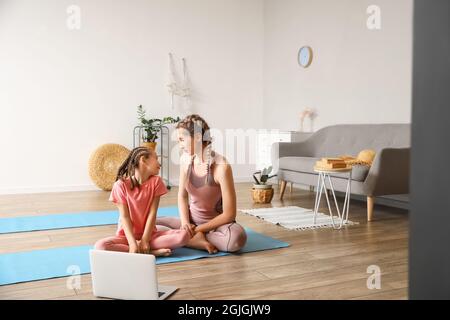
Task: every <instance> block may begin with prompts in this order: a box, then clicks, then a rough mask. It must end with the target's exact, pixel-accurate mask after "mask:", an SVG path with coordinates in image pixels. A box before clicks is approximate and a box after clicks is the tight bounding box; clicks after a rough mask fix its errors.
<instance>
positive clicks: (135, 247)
mask: <svg viewBox="0 0 450 320" xmlns="http://www.w3.org/2000/svg"><path fill="white" fill-rule="evenodd" d="M129 252H130V253H139V246H138V244H137V242H136V241H135V242H134V243H130V250H129Z"/></svg>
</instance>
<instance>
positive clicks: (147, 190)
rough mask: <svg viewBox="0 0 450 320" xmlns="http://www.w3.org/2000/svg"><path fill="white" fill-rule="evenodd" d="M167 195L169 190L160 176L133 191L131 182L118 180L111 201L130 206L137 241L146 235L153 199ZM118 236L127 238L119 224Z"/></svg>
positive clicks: (152, 177)
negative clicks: (146, 225)
mask: <svg viewBox="0 0 450 320" xmlns="http://www.w3.org/2000/svg"><path fill="white" fill-rule="evenodd" d="M166 193H167V188H166V185H165V184H164V182H163V181H162V179H161V177H160V176H151V177H150V178H149V179H148V180H147V181H145V182H144V183H143V184H141V185H140V187H139V188H138V187H134V189H133V190H131V180H130V178H126V179H125V180H117V181H116V182H115V183H114V185H113V188H112V191H111V195H110V197H109V201H112V202H114V203H116V204H117V203H123V204H126V205H127V206H128V210H129V212H130V217H131V221H132V223H133V233H134V236H135V237H136V239H137V240H139V239H140V238H141V237H142V235H143V234H144V229H145V224H146V222H147V218H148V214H149V213H150V207H151V204H152V202H153V199H154V198H155V197H157V196H162V195H164V194H166ZM116 234H117V235H118V236H125V232H124V230H123V227H122V225H121V223H120V218H119V223H118V228H117V233H116Z"/></svg>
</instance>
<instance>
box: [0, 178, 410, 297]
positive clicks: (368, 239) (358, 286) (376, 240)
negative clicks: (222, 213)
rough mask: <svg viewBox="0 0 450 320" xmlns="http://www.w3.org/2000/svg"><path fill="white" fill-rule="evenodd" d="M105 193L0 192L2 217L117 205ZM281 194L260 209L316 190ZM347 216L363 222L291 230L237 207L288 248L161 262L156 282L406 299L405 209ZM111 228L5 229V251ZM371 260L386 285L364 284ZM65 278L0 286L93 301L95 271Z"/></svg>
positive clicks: (206, 293) (354, 210)
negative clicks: (76, 279) (75, 280)
mask: <svg viewBox="0 0 450 320" xmlns="http://www.w3.org/2000/svg"><path fill="white" fill-rule="evenodd" d="M236 188H237V194H238V208H240V209H244V208H250V207H258V205H253V203H252V201H251V198H250V184H245V183H244V184H237V185H236ZM176 193H177V189H176V188H173V189H172V190H171V191H170V192H169V194H168V195H166V196H165V197H163V198H162V199H161V204H160V206H172V205H176ZM108 196H109V193H108V192H102V191H88V192H68V193H51V194H33V195H8V196H0V217H14V216H23V215H42V214H49V213H65V212H77V211H86V210H108V209H114V206H113V205H111V204H110V203H108V201H107V198H108ZM277 196H278V190H277V192H276V194H275V197H274V200H273V201H272V203H271V205H259V207H262V206H274V207H279V206H287V205H297V206H302V207H307V208H312V207H313V204H314V193H312V192H309V191H306V190H299V189H294V190H293V191H292V192H291V193H290V192H289V190H288V191H286V194H285V198H284V200H283V201H279V200H278V197H277ZM341 201H342V199H341ZM322 205H324V203H322ZM323 210H325V209H322V212H324V211H323ZM350 219H351V220H353V221H358V222H360V224H359V225H356V226H351V227H347V228H346V229H343V230H332V229H320V230H309V231H289V230H286V229H284V228H282V227H279V226H275V225H272V224H269V223H267V222H263V221H261V220H259V219H257V218H255V217H251V216H248V215H245V214H242V213H239V215H238V222H239V223H241V224H242V225H244V226H246V227H250V228H252V229H253V230H255V231H257V232H261V233H264V234H265V235H269V236H272V237H274V238H276V239H279V240H282V241H286V242H288V243H290V244H291V246H290V247H288V248H283V249H277V250H269V251H262V252H254V253H247V254H243V255H232V256H225V257H218V258H213V259H200V260H194V261H185V262H180V263H174V264H166V265H159V266H158V267H157V268H158V277H159V281H160V283H161V284H165V285H175V286H177V287H179V288H180V289H179V290H178V291H177V292H176V293H175V294H174V295H173V296H172V297H171V299H406V298H407V292H408V290H407V285H408V283H407V279H408V263H407V261H408V213H407V211H405V210H402V209H395V208H390V207H384V206H377V205H376V206H375V220H374V221H373V222H370V223H367V222H366V220H365V219H366V211H365V203H364V202H358V201H356V200H355V201H354V200H352V202H351V208H350ZM114 232H115V226H101V227H89V228H76V229H65V230H51V231H38V232H28V233H17V234H6V235H0V253H7V252H19V251H28V250H34V249H45V248H56V247H63V246H75V245H86V244H93V243H94V242H95V241H96V240H97V239H100V238H102V237H106V236H109V235H112V234H114ZM370 265H376V266H379V267H380V268H381V272H382V275H381V289H372V290H369V289H368V288H367V279H368V277H369V276H370V274H368V273H367V268H368V266H370ZM0 272H1V270H0ZM66 282H67V278H58V279H51V280H43V281H34V282H28V283H21V284H15V285H8V286H1V287H0V299H95V297H93V295H92V289H91V278H90V275H83V276H81V288H80V289H68V288H67V285H66Z"/></svg>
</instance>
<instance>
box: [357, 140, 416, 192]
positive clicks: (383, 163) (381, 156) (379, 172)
mask: <svg viewBox="0 0 450 320" xmlns="http://www.w3.org/2000/svg"><path fill="white" fill-rule="evenodd" d="M410 150H411V149H410V148H385V149H382V150H381V151H380V152H379V153H378V154H377V156H376V157H375V160H374V162H373V164H372V167H371V168H370V170H369V173H368V175H367V177H366V180H365V182H364V189H365V192H366V193H367V195H368V196H381V195H389V194H406V193H409V168H410Z"/></svg>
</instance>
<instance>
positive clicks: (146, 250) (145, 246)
mask: <svg viewBox="0 0 450 320" xmlns="http://www.w3.org/2000/svg"><path fill="white" fill-rule="evenodd" d="M139 252H140V253H143V254H150V240H147V239H144V238H142V239H141V241H139Z"/></svg>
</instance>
